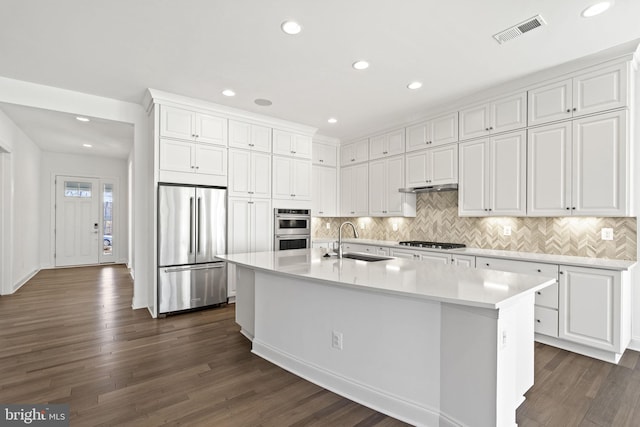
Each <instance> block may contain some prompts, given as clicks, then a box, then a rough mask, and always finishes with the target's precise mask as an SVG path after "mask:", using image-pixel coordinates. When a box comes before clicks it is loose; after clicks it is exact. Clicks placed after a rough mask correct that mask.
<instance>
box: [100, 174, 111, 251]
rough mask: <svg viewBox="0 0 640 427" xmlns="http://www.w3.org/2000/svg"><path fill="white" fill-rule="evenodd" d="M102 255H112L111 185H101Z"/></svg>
mask: <svg viewBox="0 0 640 427" xmlns="http://www.w3.org/2000/svg"><path fill="white" fill-rule="evenodd" d="M102 234H103V236H102V237H103V245H102V255H113V184H111V183H109V184H103V185H102Z"/></svg>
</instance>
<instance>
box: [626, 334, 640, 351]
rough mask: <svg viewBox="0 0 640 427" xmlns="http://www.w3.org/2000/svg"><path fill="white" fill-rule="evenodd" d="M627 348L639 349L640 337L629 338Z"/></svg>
mask: <svg viewBox="0 0 640 427" xmlns="http://www.w3.org/2000/svg"><path fill="white" fill-rule="evenodd" d="M627 348H628V349H629V350H634V351H640V338H635V337H634V338H631V342H630V343H629V346H628V347H627Z"/></svg>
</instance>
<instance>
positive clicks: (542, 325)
mask: <svg viewBox="0 0 640 427" xmlns="http://www.w3.org/2000/svg"><path fill="white" fill-rule="evenodd" d="M534 312H535V316H534V317H535V320H534V322H535V324H534V330H535V332H536V333H538V334H543V335H549V336H552V337H557V336H558V310H553V309H551V308H544V307H538V306H536V307H535V308H534Z"/></svg>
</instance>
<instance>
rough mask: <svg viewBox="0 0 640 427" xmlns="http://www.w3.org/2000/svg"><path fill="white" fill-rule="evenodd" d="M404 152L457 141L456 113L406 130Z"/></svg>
mask: <svg viewBox="0 0 640 427" xmlns="http://www.w3.org/2000/svg"><path fill="white" fill-rule="evenodd" d="M405 132H406V139H407V140H406V151H407V152H410V151H415V150H422V149H424V148H429V147H433V146H436V145H442V144H448V143H450V142H457V141H458V112H457V111H456V112H454V113H450V114H447V115H445V116H440V117H437V118H435V119H431V120H427V121H425V122H422V123H418V124H416V125H413V126H410V127H408V128H406V130H405Z"/></svg>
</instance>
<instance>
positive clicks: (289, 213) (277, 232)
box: [273, 208, 311, 251]
mask: <svg viewBox="0 0 640 427" xmlns="http://www.w3.org/2000/svg"><path fill="white" fill-rule="evenodd" d="M273 217H274V227H273V230H274V239H273V242H274V243H273V249H274V250H276V251H284V250H288V249H308V248H310V247H311V210H309V209H282V208H276V209H274V215H273Z"/></svg>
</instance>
